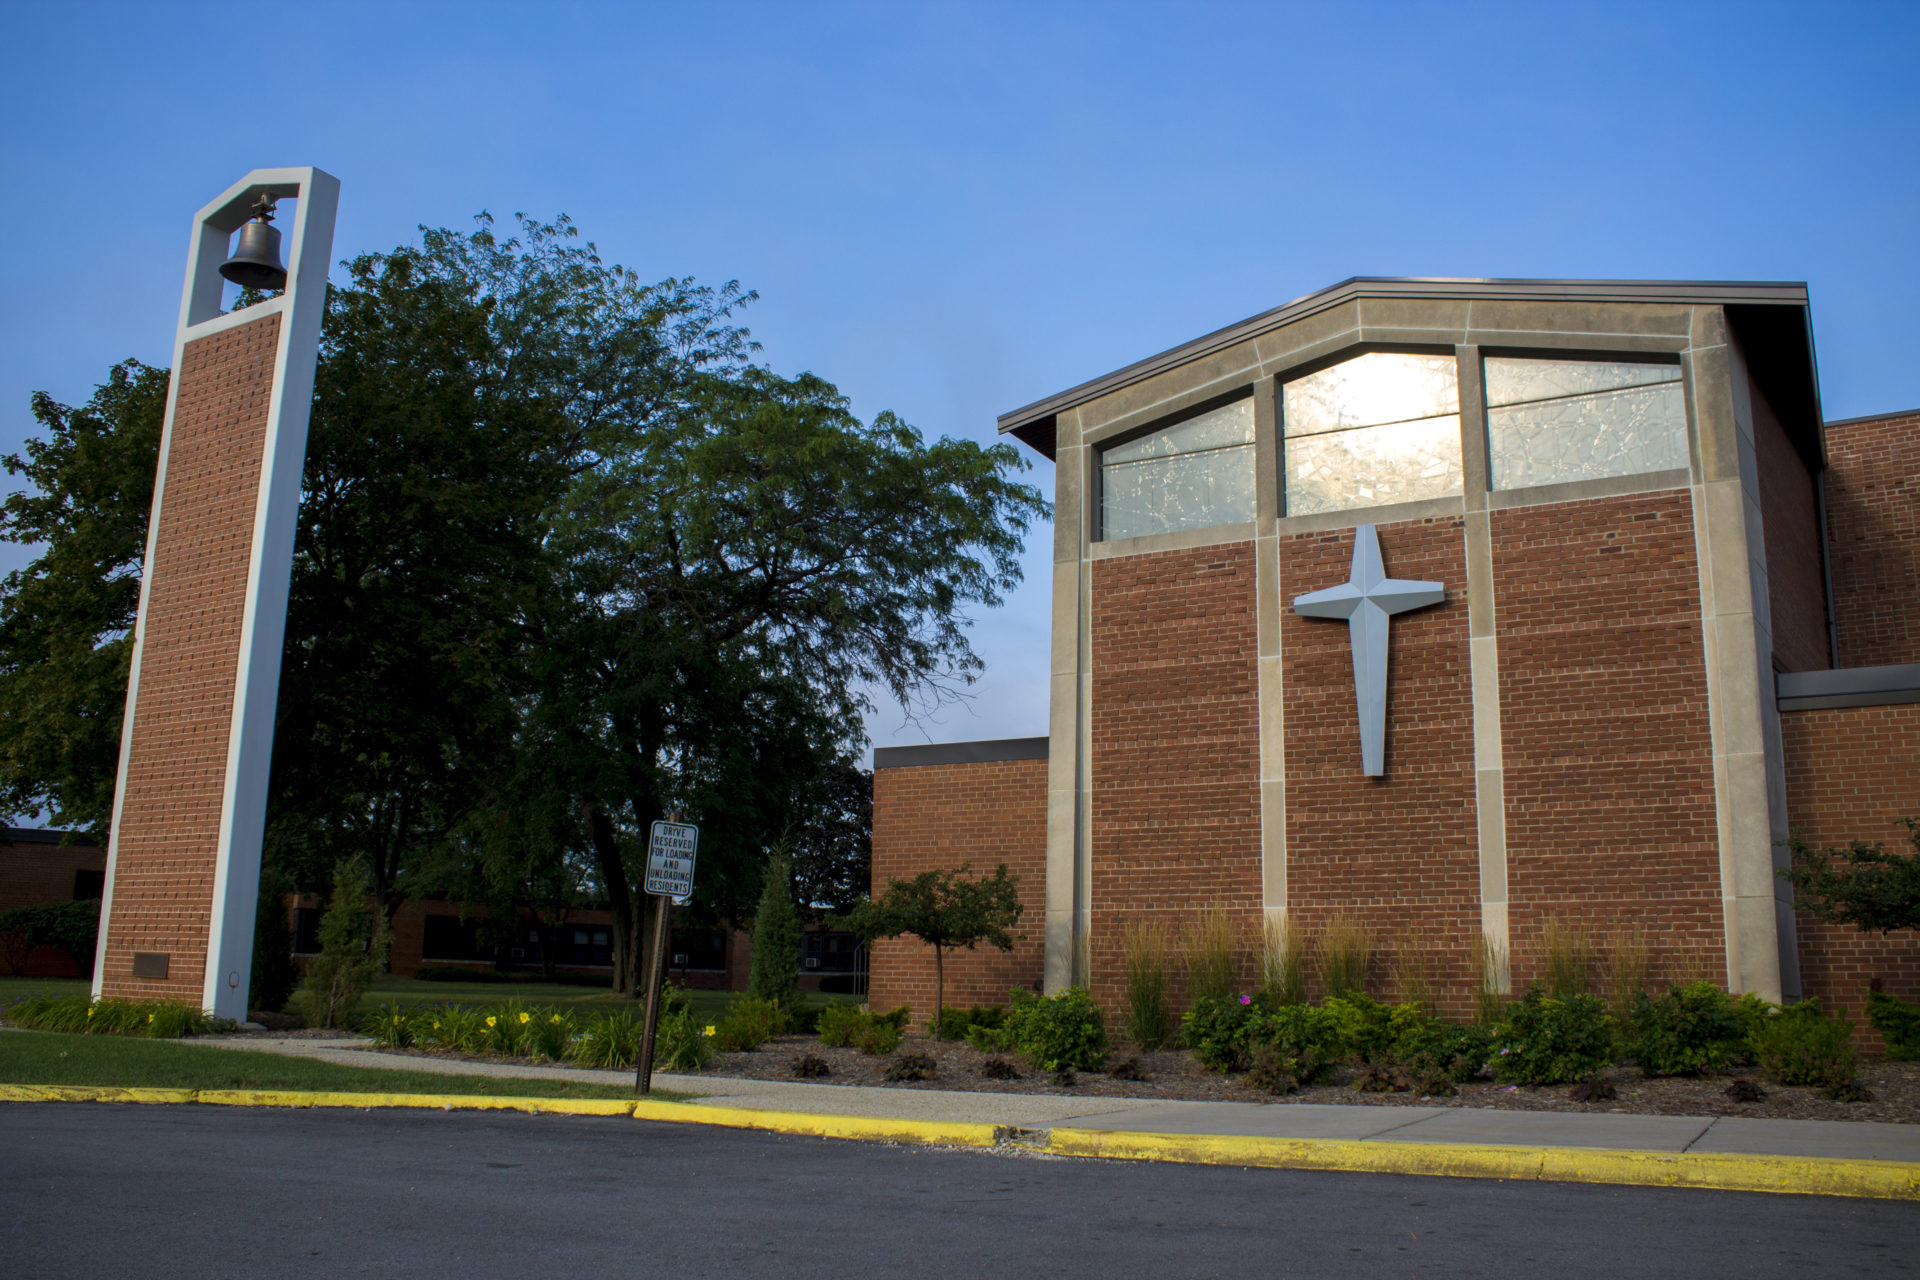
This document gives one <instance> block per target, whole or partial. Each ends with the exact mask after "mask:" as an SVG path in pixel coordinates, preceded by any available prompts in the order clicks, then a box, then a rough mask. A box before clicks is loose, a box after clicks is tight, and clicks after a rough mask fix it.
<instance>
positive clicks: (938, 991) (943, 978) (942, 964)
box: [933, 942, 947, 1040]
mask: <svg viewBox="0 0 1920 1280" xmlns="http://www.w3.org/2000/svg"><path fill="white" fill-rule="evenodd" d="M946 1007H947V968H946V949H945V948H944V947H942V946H941V945H940V944H939V943H937V942H936V943H934V944H933V1038H934V1039H935V1040H940V1039H944V1038H945V1037H943V1036H942V1035H941V1034H940V1011H941V1010H942V1009H944V1008H946Z"/></svg>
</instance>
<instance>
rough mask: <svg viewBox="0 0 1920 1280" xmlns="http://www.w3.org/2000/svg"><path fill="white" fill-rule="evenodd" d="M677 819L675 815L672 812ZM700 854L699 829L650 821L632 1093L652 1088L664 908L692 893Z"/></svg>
mask: <svg viewBox="0 0 1920 1280" xmlns="http://www.w3.org/2000/svg"><path fill="white" fill-rule="evenodd" d="M673 817H674V818H678V817H679V815H678V814H674V815H673ZM699 853H700V828H698V827H696V826H694V825H693V824H692V823H689V822H677V821H673V820H671V819H670V820H668V821H666V822H656V823H654V824H653V833H652V836H651V838H649V840H648V841H647V878H646V883H645V886H644V887H645V889H646V891H647V892H648V893H650V894H652V895H653V950H652V952H651V954H649V955H648V957H647V1019H646V1025H645V1028H644V1029H643V1030H642V1032H641V1035H640V1052H639V1054H638V1055H636V1056H637V1057H638V1059H639V1063H638V1067H637V1068H636V1070H635V1072H634V1081H633V1088H634V1092H636V1093H651V1092H652V1091H653V1040H654V1037H655V1036H656V1035H657V1034H658V1033H659V1030H660V984H661V982H662V981H663V980H664V979H665V978H666V976H667V933H668V925H669V923H670V921H669V919H668V915H667V912H668V909H669V907H670V906H671V904H672V902H673V900H674V899H676V898H678V899H681V900H683V901H684V900H685V899H686V898H689V897H691V896H692V895H693V864H694V860H695V858H697V857H698V856H699Z"/></svg>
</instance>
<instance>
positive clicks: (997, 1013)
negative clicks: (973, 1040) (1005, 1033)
mask: <svg viewBox="0 0 1920 1280" xmlns="http://www.w3.org/2000/svg"><path fill="white" fill-rule="evenodd" d="M1006 1019H1007V1011H1006V1010H1005V1009H1003V1008H1001V1007H1000V1006H999V1005H975V1006H973V1007H972V1008H971V1009H956V1008H954V1007H953V1006H952V1005H946V1006H943V1007H942V1008H941V1010H940V1021H939V1022H938V1023H937V1024H935V1023H932V1022H929V1023H928V1024H927V1030H928V1031H930V1032H932V1033H933V1037H934V1039H936V1040H964V1039H966V1038H967V1033H968V1032H969V1031H971V1030H973V1028H975V1027H987V1028H989V1029H997V1028H999V1027H1000V1026H1001V1025H1002V1024H1003V1023H1005V1022H1006Z"/></svg>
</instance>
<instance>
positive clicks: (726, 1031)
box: [714, 996, 780, 1053]
mask: <svg viewBox="0 0 1920 1280" xmlns="http://www.w3.org/2000/svg"><path fill="white" fill-rule="evenodd" d="M779 1025H780V1006H779V1005H776V1004H774V1003H773V1002H772V1001H771V1000H762V999H760V998H758V997H757V996H747V997H745V998H744V999H740V1000H735V1001H734V1002H733V1004H732V1006H731V1007H730V1008H728V1010H727V1012H726V1016H725V1017H723V1018H721V1019H720V1023H719V1025H718V1026H717V1027H716V1028H715V1030H714V1043H715V1045H716V1047H717V1048H719V1050H720V1051H721V1052H722V1053H751V1052H752V1051H753V1050H755V1049H758V1048H759V1047H760V1046H761V1045H763V1044H765V1043H766V1042H767V1041H769V1040H771V1039H772V1038H773V1035H774V1032H775V1031H777V1030H778V1029H779Z"/></svg>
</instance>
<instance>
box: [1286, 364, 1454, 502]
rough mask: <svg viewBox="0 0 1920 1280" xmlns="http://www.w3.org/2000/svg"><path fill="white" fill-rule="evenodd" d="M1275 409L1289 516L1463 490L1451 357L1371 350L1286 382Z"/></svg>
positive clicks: (1413, 500)
mask: <svg viewBox="0 0 1920 1280" xmlns="http://www.w3.org/2000/svg"><path fill="white" fill-rule="evenodd" d="M1280 403H1281V421H1282V423H1283V434H1284V439H1283V445H1282V447H1283V449H1284V452H1285V459H1284V461H1283V462H1282V464H1281V466H1282V468H1283V474H1284V475H1285V477H1286V495H1287V496H1286V502H1287V514H1288V515H1290V516H1304V515H1312V514H1314V513H1316V512H1320V511H1351V510H1353V509H1354V508H1356V507H1379V506H1385V505H1386V504H1388V503H1390V502H1418V501H1420V500H1421V499H1424V498H1446V497H1451V496H1453V495H1454V494H1457V493H1459V492H1460V490H1461V482H1460V387H1459V369H1458V365H1457V364H1456V363H1455V361H1454V358H1453V357H1452V356H1440V355H1415V354H1410V353H1407V352H1399V351H1371V352H1368V353H1367V354H1366V355H1361V356H1355V357H1353V359H1351V360H1342V361H1341V362H1340V363H1339V364H1336V365H1333V366H1331V367H1330V368H1326V369H1322V370H1320V371H1319V372H1318V373H1310V374H1308V375H1306V376H1305V377H1303V378H1295V379H1293V380H1292V381H1291V382H1288V383H1286V384H1285V385H1284V386H1283V387H1282V388H1281V395H1280Z"/></svg>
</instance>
